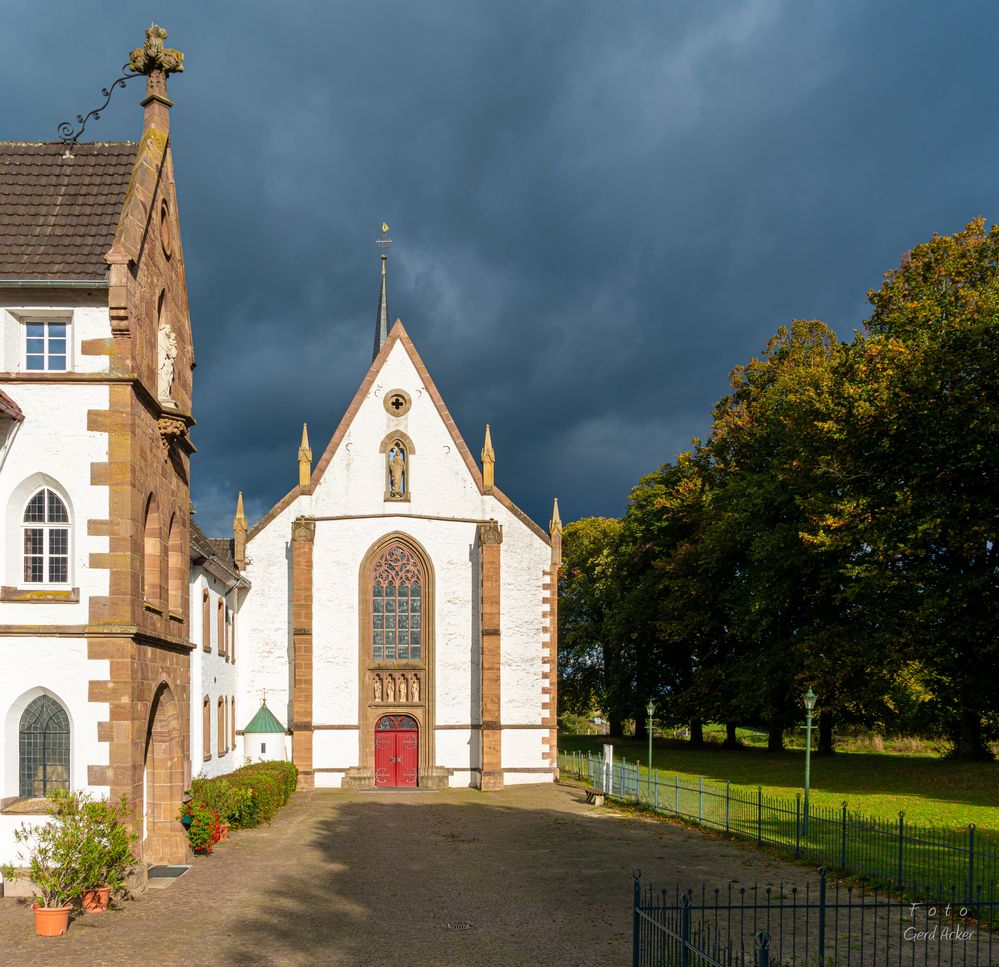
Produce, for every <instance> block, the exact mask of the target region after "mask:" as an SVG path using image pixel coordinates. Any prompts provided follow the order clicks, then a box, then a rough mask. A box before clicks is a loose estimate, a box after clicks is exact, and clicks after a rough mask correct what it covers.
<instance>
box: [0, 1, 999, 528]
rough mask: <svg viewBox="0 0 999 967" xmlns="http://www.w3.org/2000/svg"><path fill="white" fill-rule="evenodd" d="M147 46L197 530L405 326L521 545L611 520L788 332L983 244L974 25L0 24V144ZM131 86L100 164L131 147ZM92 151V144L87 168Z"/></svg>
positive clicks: (164, 14) (94, 15)
mask: <svg viewBox="0 0 999 967" xmlns="http://www.w3.org/2000/svg"><path fill="white" fill-rule="evenodd" d="M150 20H156V21H157V22H159V23H162V24H163V25H164V26H165V27H166V28H167V29H168V30H169V31H170V38H169V43H170V44H171V45H173V46H176V47H178V48H179V49H181V50H183V51H184V52H185V54H186V55H187V70H186V71H185V73H184V74H183V75H181V76H178V77H174V78H172V79H171V86H170V90H171V96H172V97H173V99H174V101H175V107H174V109H173V117H172V124H173V128H172V131H173V140H174V151H175V162H176V169H177V178H178V187H179V192H180V205H181V211H180V216H181V221H182V229H183V244H184V251H185V257H186V260H187V268H188V280H189V287H190V296H191V307H192V313H193V324H194V331H195V340H196V349H197V360H198V369H197V372H196V374H195V375H196V382H195V386H196V396H195V408H196V409H195V415H196V417H197V419H198V426H197V427H196V428H195V439H196V442H197V445H198V447H199V454H198V455H197V456H196V457H195V461H194V471H193V472H194V480H193V489H194V496H195V501H196V503H197V505H198V506H199V510H200V513H201V523H202V525H203V526H205V527H206V528H207V529H209V530H210V531H213V532H222V531H223V530H225V529H226V528H227V527H228V526H229V520H230V519H231V514H232V509H233V506H234V502H235V494H236V491H237V490H238V489H242V490H243V491H244V492H245V493H246V495H247V509H248V513H249V514H250V516H251V517H252V516H255V515H259V514H261V513H263V512H264V511H265V510H266V509H267V507H269V506H270V504H272V503H273V502H274V501H275V500H277V499H278V498H279V497H280V496H281V495H282V494H283V493H284V492H285V491H286V490H287V489H288V487H289V486H290V485H291V484H292V483H293V481H294V479H295V474H296V453H297V446H298V436H299V432H300V427H301V423H302V421H303V420H308V422H309V426H310V435H311V437H312V441H313V446H314V448H315V449H316V450H317V451H318V450H320V449H321V447H322V446H323V445H324V443H325V440H326V439H328V437H329V435H330V434H331V433H332V431H333V429H334V427H335V425H336V423H337V421H338V420H339V418H340V416H341V414H342V412H343V410H344V408H345V406H346V404H347V402H348V401H349V399H350V398H351V396H352V395H353V393H354V391H355V390H356V387H357V385H358V384H359V382H360V380H361V379H362V377H363V375H364V372H365V369H366V367H367V364H368V362H369V360H370V344H371V336H372V327H373V325H374V314H375V300H376V297H377V285H378V253H377V249H376V247H375V246H374V244H373V243H374V239H375V237H376V236H377V233H378V227H379V225H380V224H381V222H382V221H383V220H384V221H387V222H388V223H389V224H390V225H391V226H392V235H393V238H394V239H395V242H394V245H393V247H392V251H391V262H390V266H391V269H390V271H391V276H390V305H391V309H392V314H393V316H400V317H401V318H402V319H403V321H404V323H405V324H406V327H407V329H408V331H409V332H410V334H411V336H412V337H413V339H414V341H415V343H416V345H417V347H418V348H419V350H420V352H421V354H422V355H423V357H424V359H425V361H426V363H427V365H428V367H429V368H430V371H431V373H432V374H433V376H434V379H435V380H436V381H437V383H438V385H439V387H440V389H441V392H442V393H443V394H444V397H445V399H446V400H447V402H448V405H449V407H450V408H451V410H452V412H453V414H454V416H455V419H456V420H457V421H458V424H459V426H460V428H461V430H462V432H463V434H464V435H465V437H466V439H467V441H468V443H469V445H470V447H471V448H472V450H473V452H477V451H478V449H479V447H480V446H481V436H482V432H483V429H484V426H485V423H486V422H489V423H491V424H492V428H493V442H494V445H495V448H496V454H497V482H498V483H499V484H500V485H501V486H502V487H503V488H504V489H505V490H507V492H509V493H510V494H511V495H512V496H513V497H514V498H515V499H517V500H518V502H519V503H521V504H522V506H524V508H525V509H526V510H527V511H528V512H529V513H531V514H532V515H533V516H534V517H535V518H537V519H539V520H541V521H546V520H547V516H548V513H549V509H550V505H551V498H552V496H553V495H554V494H558V495H559V496H560V498H561V504H562V508H563V516H564V517H565V519H567V520H568V519H572V518H576V517H580V516H583V515H591V514H619V513H621V511H622V510H623V508H624V503H625V500H626V497H627V492H628V489H629V487H630V486H631V485H632V484H633V483H634V482H635V480H637V478H638V477H639V475H640V474H642V473H644V472H647V471H649V470H652V469H654V468H655V467H657V466H658V465H659V464H661V463H662V462H663V461H664V460H670V459H672V458H673V457H674V456H675V454H676V453H677V452H678V451H679V450H681V449H683V448H684V447H685V446H686V444H687V442H688V441H689V438H690V437H691V436H692V435H694V434H703V433H704V432H705V431H706V429H707V427H708V425H709V420H710V406H711V403H712V402H713V401H714V400H715V399H717V398H718V397H719V396H720V395H721V394H722V393H723V392H724V390H725V386H726V379H727V374H728V371H729V370H730V369H731V368H732V367H733V366H735V365H736V364H738V363H740V362H743V361H745V360H746V359H747V358H748V357H749V356H750V355H752V354H754V353H758V352H759V350H760V349H761V348H762V346H763V345H764V343H765V341H766V339H767V338H768V337H769V335H770V334H772V333H773V331H774V330H775V329H776V327H777V326H778V325H780V324H781V323H785V322H788V321H789V320H790V319H792V318H821V319H823V320H824V321H825V322H826V323H828V324H829V325H830V326H832V327H833V328H834V329H836V330H837V331H838V332H840V333H841V334H843V335H849V333H850V331H851V330H852V329H854V328H855V327H858V326H860V324H861V322H862V320H863V318H864V317H865V315H866V314H867V309H866V307H865V302H864V296H865V293H866V290H867V289H868V288H871V287H874V286H877V285H878V284H879V283H880V273H881V272H882V271H883V268H884V266H887V265H892V264H895V263H896V262H897V259H898V255H899V253H900V252H902V251H904V250H906V249H908V248H909V247H911V245H912V244H913V243H914V242H916V241H917V240H920V239H925V238H927V237H929V236H930V235H931V234H932V233H933V232H934V231H939V232H952V231H955V230H957V229H958V228H960V227H961V226H962V225H964V224H965V223H966V222H967V221H968V220H969V219H970V218H972V217H973V216H975V215H977V214H985V215H987V216H992V215H994V213H995V210H996V205H995V200H996V194H997V184H996V175H995V170H996V169H995V163H994V158H995V157H996V154H997V150H996V149H997V144H996V141H997V134H996V126H995V125H992V124H989V123H988V120H989V118H991V116H992V113H993V111H992V101H993V95H992V91H993V88H994V84H993V82H992V74H993V71H992V57H993V50H992V46H993V45H992V41H991V39H992V38H993V37H994V36H995V33H996V27H997V26H999V10H997V9H996V8H994V7H993V6H991V5H987V4H981V3H956V4H949V5H947V6H946V7H944V6H941V5H937V4H929V3H923V4H911V3H901V2H894V3H884V4H875V5H872V4H867V3H863V2H862V0H853V2H844V3H838V4H835V5H829V4H820V3H817V2H814V3H813V2H801V0H786V2H777V0H751V2H746V3H741V4H704V3H696V2H693V0H691V2H687V3H667V4H663V3H637V2H636V3H631V4H612V5H607V4H579V3H573V2H568V0H566V2H552V3H540V4H539V3H536V2H534V3H528V2H507V3H503V4H488V5H487V4H466V3H457V2H452V3H439V2H422V3H418V4H417V3H412V2H401V0H399V2H395V0H386V2H383V3H378V4H347V3H336V4H319V3H309V4H305V3H287V4H281V5H278V4H272V3H243V4H240V5H238V6H235V5H215V4H194V3H170V4H169V5H164V4H162V3H160V4H153V3H148V2H145V0H143V2H130V3H127V4H126V3H123V2H117V3H102V4H97V3H93V2H91V0H84V2H74V3H69V2H67V0H53V2H51V3H46V4H28V3H24V2H17V3H11V4H8V5H7V6H6V8H5V17H4V34H5V36H6V37H7V38H8V40H10V39H11V38H16V42H15V43H8V45H6V50H5V57H4V84H5V93H6V97H5V111H4V126H3V130H2V137H4V138H6V139H25V140H28V139H30V140H43V139H45V140H47V139H51V138H53V137H54V136H55V127H56V125H57V123H58V122H59V121H62V120H63V119H64V118H67V117H71V116H72V115H74V114H75V113H77V112H78V111H86V110H88V109H89V108H90V107H92V106H95V105H96V104H97V103H98V101H99V97H98V95H99V89H100V87H101V86H103V85H106V84H107V83H108V82H109V81H110V80H111V79H113V78H114V77H115V76H117V74H116V71H117V68H118V67H119V66H120V65H121V64H122V63H124V61H125V60H126V58H127V53H128V50H129V49H130V48H131V47H133V46H136V45H137V44H139V43H140V42H141V39H142V30H143V29H144V28H145V27H146V26H147V25H148V23H149V22H150ZM137 100H138V92H137V90H136V85H134V84H133V85H131V86H130V87H129V88H128V89H127V90H126V91H125V92H120V93H118V94H117V95H116V97H115V100H114V101H113V103H112V105H111V107H110V108H109V109H108V111H107V112H106V113H105V115H104V117H102V118H101V119H100V121H98V122H92V123H91V127H92V128H93V134H94V137H96V138H103V139H108V140H111V139H120V138H129V137H135V136H136V135H137V133H138V131H139V126H140V124H141V112H140V111H139V109H138V107H137V105H136V101H137ZM89 133H90V128H88V134H89Z"/></svg>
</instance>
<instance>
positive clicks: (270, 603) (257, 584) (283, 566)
mask: <svg viewBox="0 0 999 967" xmlns="http://www.w3.org/2000/svg"><path fill="white" fill-rule="evenodd" d="M308 505H309V504H308V498H307V497H299V498H297V499H296V500H295V501H293V502H292V504H291V505H290V506H289V507H286V508H285V509H284V510H283V511H281V513H280V514H278V515H277V516H276V517H275V518H274V520H272V521H271V522H270V523H269V524H268V526H267V527H265V528H264V529H263V530H262V531H260V533H258V534H256V535H255V536H254V537H253V539H252V540H250V541H249V542H248V543H247V546H246V556H247V565H246V568H245V569H244V571H243V573H244V574H245V575H246V577H247V578H248V580H249V581H250V584H251V588H250V591H249V593H248V594H247V595H246V600H245V601H244V602H243V606H242V607H241V609H240V615H239V623H240V643H241V652H242V654H241V655H239V656H237V661H238V663H239V671H240V675H239V698H238V700H237V703H236V709H237V722H238V724H239V725H240V726H242V725H245V724H246V723H247V722H249V721H250V718H251V717H252V716H253V715H254V714H255V713H256V711H257V709H259V708H260V702H261V700H262V698H263V696H264V693H266V695H267V704H268V706H269V707H270V708H271V709H272V710H273V712H274V714H275V715H276V716H277V717H278V719H280V721H282V722H283V723H284V724H285V725H287V724H288V723H289V722H290V721H291V707H290V704H289V675H290V668H289V661H288V655H289V650H290V645H291V522H292V521H293V520H294V519H295V518H296V517H298V516H299V515H300V514H305V513H308V509H307V508H308Z"/></svg>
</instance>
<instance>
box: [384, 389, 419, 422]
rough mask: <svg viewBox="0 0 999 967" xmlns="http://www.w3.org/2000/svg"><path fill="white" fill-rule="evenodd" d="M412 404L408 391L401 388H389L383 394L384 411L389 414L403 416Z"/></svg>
mask: <svg viewBox="0 0 999 967" xmlns="http://www.w3.org/2000/svg"><path fill="white" fill-rule="evenodd" d="M412 405H413V401H412V400H411V399H410V397H409V393H407V392H406V391H405V390H403V389H394V390H389V392H387V393H386V394H385V411H386V412H387V413H388V414H389V415H390V416H405V415H406V414H407V413H408V412H409V408H410V407H411V406H412Z"/></svg>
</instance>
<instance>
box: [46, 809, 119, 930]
mask: <svg viewBox="0 0 999 967" xmlns="http://www.w3.org/2000/svg"><path fill="white" fill-rule="evenodd" d="M54 802H55V815H56V817H57V818H58V819H60V820H62V822H64V823H66V824H68V825H74V826H76V827H77V828H78V830H79V834H80V835H79V839H78V842H79V855H78V862H79V867H80V891H81V894H80V901H81V905H82V907H83V912H84V913H104V911H105V910H107V908H108V905H109V903H110V901H111V895H112V894H113V893H114V894H118V893H122V892H124V889H125V880H126V878H127V876H128V874H129V873H130V872H131V871H132V868H133V867H134V866H135V857H134V856H133V855H132V847H133V846H134V845H135V841H136V839H137V838H138V837H137V834H136V833H135V832H134V831H133V830H132V829H131V827H130V826H129V825H128V821H129V819H130V818H131V817H130V812H129V809H128V800H127V799H126V797H125V796H122V797H121V799H120V800H119V801H118V802H117V803H112V802H109V801H108V800H106V799H93V798H91V797H90V796H88V795H87V794H86V793H74V794H72V795H70V794H69V793H57V794H56V795H55V797H54Z"/></svg>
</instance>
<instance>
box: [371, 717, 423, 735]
mask: <svg viewBox="0 0 999 967" xmlns="http://www.w3.org/2000/svg"><path fill="white" fill-rule="evenodd" d="M375 728H376V729H377V730H378V731H379V732H386V731H388V732H395V731H405V730H408V729H415V728H417V725H416V719H414V718H413V716H412V715H383V716H382V717H381V718H380V719H379V720H378V722H377V724H376V725H375Z"/></svg>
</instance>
